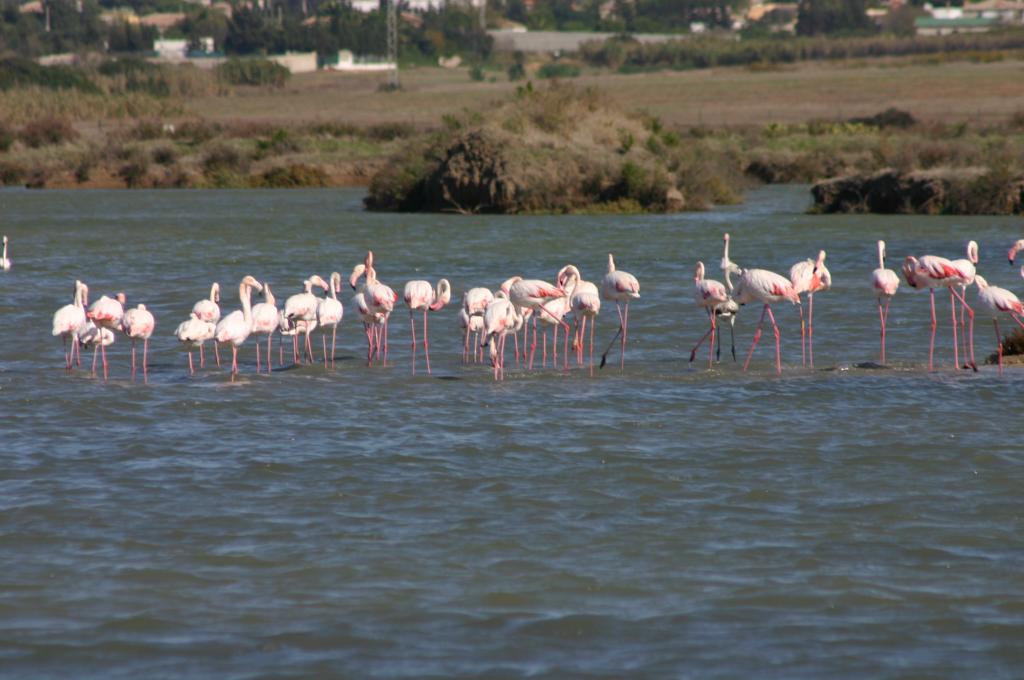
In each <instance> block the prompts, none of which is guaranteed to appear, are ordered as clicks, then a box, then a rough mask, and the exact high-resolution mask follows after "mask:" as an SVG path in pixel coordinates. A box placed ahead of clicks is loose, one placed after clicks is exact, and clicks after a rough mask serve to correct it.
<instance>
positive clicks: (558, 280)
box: [555, 264, 583, 288]
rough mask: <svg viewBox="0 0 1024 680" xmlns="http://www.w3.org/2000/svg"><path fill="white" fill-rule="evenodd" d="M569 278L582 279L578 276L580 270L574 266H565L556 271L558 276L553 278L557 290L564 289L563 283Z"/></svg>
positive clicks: (581, 276) (580, 275)
mask: <svg viewBox="0 0 1024 680" xmlns="http://www.w3.org/2000/svg"><path fill="white" fill-rule="evenodd" d="M570 276H575V277H576V279H577V280H579V279H581V278H583V275H582V274H580V270H579V269H577V268H576V265H574V264H567V265H565V266H564V267H562V268H561V269H559V270H558V276H556V277H555V285H557V286H558V287H559V288H565V282H566V281H568V280H569V278H570Z"/></svg>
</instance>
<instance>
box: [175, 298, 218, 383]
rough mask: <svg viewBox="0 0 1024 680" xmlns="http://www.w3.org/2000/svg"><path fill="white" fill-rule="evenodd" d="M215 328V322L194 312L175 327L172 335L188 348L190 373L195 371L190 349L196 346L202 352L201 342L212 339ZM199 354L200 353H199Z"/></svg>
mask: <svg viewBox="0 0 1024 680" xmlns="http://www.w3.org/2000/svg"><path fill="white" fill-rule="evenodd" d="M216 330H217V326H216V325H215V324H213V323H210V322H209V321H203V320H202V319H200V318H199V317H198V316H196V313H195V312H191V313H190V314H189V318H188V319H186V320H185V321H182V322H181V323H180V324H178V327H177V328H176V329H175V331H174V336H175V337H176V338H178V340H179V341H180V342H181V343H182V344H184V345H185V347H187V348H188V372H189V374H190V375H191V374H194V373H195V372H196V369H195V366H194V365H193V364H192V350H193V349H195V348H197V347H198V348H199V350H200V352H202V349H203V343H204V342H206V341H207V340H212V339H213V336H214V333H215V332H216ZM200 356H202V355H201V354H200ZM200 368H202V364H200Z"/></svg>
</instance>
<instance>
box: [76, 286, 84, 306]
mask: <svg viewBox="0 0 1024 680" xmlns="http://www.w3.org/2000/svg"><path fill="white" fill-rule="evenodd" d="M83 306H84V303H83V301H82V282H81V281H75V307H78V308H79V309H82V307H83Z"/></svg>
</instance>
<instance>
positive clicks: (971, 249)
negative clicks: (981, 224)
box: [949, 241, 978, 371]
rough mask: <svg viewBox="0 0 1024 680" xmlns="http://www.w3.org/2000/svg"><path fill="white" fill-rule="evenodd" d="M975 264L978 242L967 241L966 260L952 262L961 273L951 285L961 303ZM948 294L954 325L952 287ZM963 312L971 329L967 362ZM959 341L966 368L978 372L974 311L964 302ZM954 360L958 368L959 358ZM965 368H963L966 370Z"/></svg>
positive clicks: (966, 333) (961, 308) (966, 332)
mask: <svg viewBox="0 0 1024 680" xmlns="http://www.w3.org/2000/svg"><path fill="white" fill-rule="evenodd" d="M977 264H978V242H977V241H968V242H967V259H964V258H959V259H956V260H953V266H954V267H956V268H957V269H959V270H960V272H961V276H960V277H959V280H958V281H957V282H956V283H955V284H953V285H956V287H957V288H958V289H959V291H960V296H959V297H960V300H961V301H963V300H965V299H966V298H967V287H968V286H970V285H971V284H972V283H974V276H975V274H977V268H976V265H977ZM949 292H950V295H949V304H950V305H952V307H953V323H954V324H956V322H957V321H956V300H955V299H954V297H953V289H952V285H951V286H950V291H949ZM965 311H967V312H969V314H970V318H971V327H970V331H969V337H970V350H971V353H970V359H969V360H968V358H967V357H968V354H967V341H968V331H967V328H966V327H965V325H964V312H965ZM960 339H961V340H962V341H963V343H964V348H963V354H964V361H966V362H967V366H970V367H971V368H973V369H974V370H975V371H977V370H978V365H977V364H976V363H975V362H974V310H973V309H971V308H970V307H968V306H967V303H966V302H961V304H960ZM955 359H956V365H957V367H958V368H959V366H960V361H959V357H955ZM967 366H964V368H967Z"/></svg>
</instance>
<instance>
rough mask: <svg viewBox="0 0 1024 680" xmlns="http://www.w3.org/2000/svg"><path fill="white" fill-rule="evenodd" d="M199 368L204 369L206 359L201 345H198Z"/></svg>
mask: <svg viewBox="0 0 1024 680" xmlns="http://www.w3.org/2000/svg"><path fill="white" fill-rule="evenodd" d="M199 368H206V357H205V356H204V353H203V346H202V345H199Z"/></svg>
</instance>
